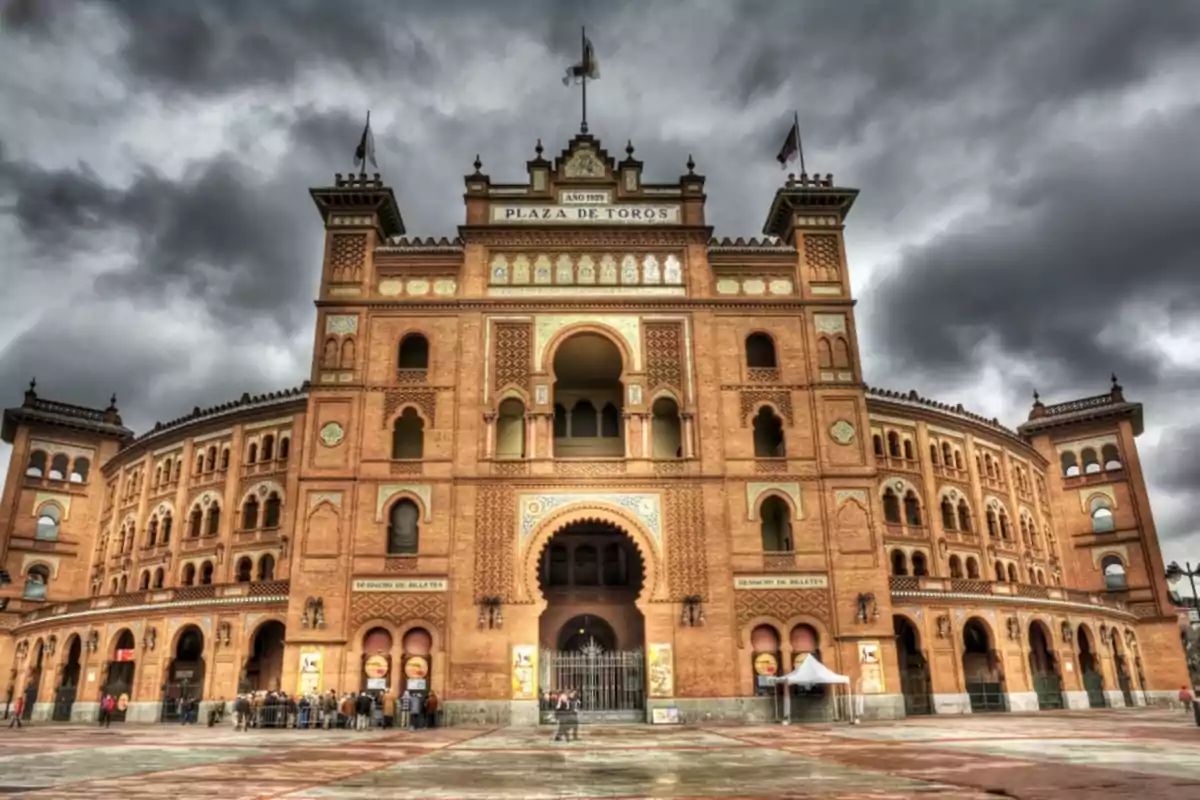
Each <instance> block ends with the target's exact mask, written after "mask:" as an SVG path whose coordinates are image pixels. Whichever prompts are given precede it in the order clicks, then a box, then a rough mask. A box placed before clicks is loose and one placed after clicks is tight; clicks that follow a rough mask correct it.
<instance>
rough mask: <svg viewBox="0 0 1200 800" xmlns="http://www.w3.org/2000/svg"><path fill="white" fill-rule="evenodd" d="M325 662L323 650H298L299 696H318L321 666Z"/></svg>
mask: <svg viewBox="0 0 1200 800" xmlns="http://www.w3.org/2000/svg"><path fill="white" fill-rule="evenodd" d="M324 661H325V648H323V647H304V648H301V650H300V677H299V682H298V683H299V685H298V687H297V692H298V693H299V694H320V692H321V673H322V669H321V665H322V664H323V663H324Z"/></svg>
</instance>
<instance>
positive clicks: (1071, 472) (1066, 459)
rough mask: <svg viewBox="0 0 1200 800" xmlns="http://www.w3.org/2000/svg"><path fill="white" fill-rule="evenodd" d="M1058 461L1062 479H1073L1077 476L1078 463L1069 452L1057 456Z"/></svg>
mask: <svg viewBox="0 0 1200 800" xmlns="http://www.w3.org/2000/svg"><path fill="white" fill-rule="evenodd" d="M1059 461H1060V462H1061V463H1062V473H1063V477H1066V478H1074V477H1075V476H1076V475H1078V474H1079V462H1077V461H1076V460H1075V454H1074V453H1072V452H1071V451H1070V450H1068V451H1067V452H1065V453H1063V454H1062V455H1061V456H1059Z"/></svg>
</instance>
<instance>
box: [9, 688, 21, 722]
mask: <svg viewBox="0 0 1200 800" xmlns="http://www.w3.org/2000/svg"><path fill="white" fill-rule="evenodd" d="M24 713H25V695H23V694H22V695H17V702H16V703H14V704H13V714H12V716H11V717H9V719H8V727H10V728H11V727H12V726H14V725H16V726H17V727H18V728H23V727H25V723H24V722H22V721H21V715H22V714H24Z"/></svg>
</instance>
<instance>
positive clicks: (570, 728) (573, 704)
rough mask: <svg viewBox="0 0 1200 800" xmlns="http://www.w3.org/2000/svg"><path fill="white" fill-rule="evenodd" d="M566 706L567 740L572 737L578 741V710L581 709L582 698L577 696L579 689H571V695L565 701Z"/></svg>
mask: <svg viewBox="0 0 1200 800" xmlns="http://www.w3.org/2000/svg"><path fill="white" fill-rule="evenodd" d="M567 706H568V708H569V709H570V711H569V712H568V714H567V741H568V742H569V741H571V740H572V739H574V740H575V741H577V742H578V741H579V712H580V711H582V710H583V698H581V697H580V696H579V691H578V690H576V689H572V690H571V696H570V698H569V699H568V701H567Z"/></svg>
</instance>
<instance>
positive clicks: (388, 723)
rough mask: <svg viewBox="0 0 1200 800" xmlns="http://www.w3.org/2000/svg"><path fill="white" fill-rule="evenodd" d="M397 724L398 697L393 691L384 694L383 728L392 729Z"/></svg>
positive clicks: (389, 690)
mask: <svg viewBox="0 0 1200 800" xmlns="http://www.w3.org/2000/svg"><path fill="white" fill-rule="evenodd" d="M395 724H396V695H395V693H394V692H392V690H391V689H388V690H387V691H386V692H384V694H383V727H384V728H390V727H392V726H393V725H395Z"/></svg>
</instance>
